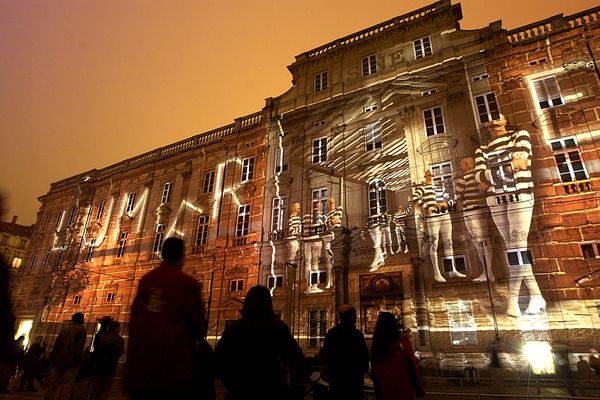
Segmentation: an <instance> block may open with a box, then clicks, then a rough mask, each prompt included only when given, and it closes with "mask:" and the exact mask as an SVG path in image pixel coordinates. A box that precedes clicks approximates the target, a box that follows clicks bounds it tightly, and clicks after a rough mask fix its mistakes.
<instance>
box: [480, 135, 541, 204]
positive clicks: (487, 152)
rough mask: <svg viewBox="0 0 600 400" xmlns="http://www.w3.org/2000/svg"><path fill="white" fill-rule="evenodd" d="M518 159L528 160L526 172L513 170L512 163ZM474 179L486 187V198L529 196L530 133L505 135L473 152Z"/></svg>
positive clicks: (531, 184) (530, 187)
mask: <svg viewBox="0 0 600 400" xmlns="http://www.w3.org/2000/svg"><path fill="white" fill-rule="evenodd" d="M517 152H518V153H517ZM515 153H517V154H515ZM517 156H520V157H522V158H525V157H526V158H527V169H526V170H524V171H522V170H519V171H515V170H514V168H513V166H512V165H513V163H512V160H513V159H515V158H517ZM475 179H476V180H477V182H483V183H486V184H487V185H489V188H488V189H487V191H486V197H491V196H494V195H496V194H502V193H516V194H517V195H519V194H522V193H532V191H533V180H532V178H531V140H530V137H529V132H527V131H518V132H508V133H507V134H506V135H504V136H501V137H497V138H493V139H492V140H491V141H490V143H488V144H487V145H485V146H481V147H479V148H478V149H477V150H475Z"/></svg>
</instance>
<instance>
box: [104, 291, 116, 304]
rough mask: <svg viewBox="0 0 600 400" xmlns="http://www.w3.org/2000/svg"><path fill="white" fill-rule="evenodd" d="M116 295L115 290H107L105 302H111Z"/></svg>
mask: <svg viewBox="0 0 600 400" xmlns="http://www.w3.org/2000/svg"><path fill="white" fill-rule="evenodd" d="M116 297H117V294H116V293H115V292H109V293H107V295H106V302H107V303H112V302H114V301H115V298H116Z"/></svg>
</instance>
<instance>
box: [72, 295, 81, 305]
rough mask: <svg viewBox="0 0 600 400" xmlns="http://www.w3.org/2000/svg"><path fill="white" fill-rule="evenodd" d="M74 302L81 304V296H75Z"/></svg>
mask: <svg viewBox="0 0 600 400" xmlns="http://www.w3.org/2000/svg"><path fill="white" fill-rule="evenodd" d="M73 304H81V296H80V295H78V294H76V295H75V297H74V298H73Z"/></svg>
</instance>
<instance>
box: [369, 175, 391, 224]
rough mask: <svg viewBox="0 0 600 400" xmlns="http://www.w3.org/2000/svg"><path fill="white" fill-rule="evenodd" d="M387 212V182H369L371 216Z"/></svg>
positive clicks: (378, 180)
mask: <svg viewBox="0 0 600 400" xmlns="http://www.w3.org/2000/svg"><path fill="white" fill-rule="evenodd" d="M384 212H387V194H386V186H385V182H384V181H383V180H382V179H374V180H372V181H371V182H369V216H373V215H377V214H383V213H384Z"/></svg>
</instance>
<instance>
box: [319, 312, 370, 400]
mask: <svg viewBox="0 0 600 400" xmlns="http://www.w3.org/2000/svg"><path fill="white" fill-rule="evenodd" d="M339 317H340V323H339V324H338V325H336V326H334V327H333V328H331V329H330V330H329V331H328V332H327V334H326V335H325V341H324V343H323V349H322V350H321V358H322V360H323V363H324V364H325V366H326V368H327V374H328V378H329V388H330V393H331V398H332V399H335V400H337V399H340V400H342V399H343V400H354V399H356V400H359V399H360V400H362V399H363V396H364V377H365V374H366V373H367V372H368V371H369V351H368V349H367V344H366V343H365V338H364V336H363V334H362V332H361V331H359V330H358V329H356V309H355V308H354V307H353V306H352V305H350V304H344V305H342V306H341V307H340V309H339Z"/></svg>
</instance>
